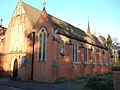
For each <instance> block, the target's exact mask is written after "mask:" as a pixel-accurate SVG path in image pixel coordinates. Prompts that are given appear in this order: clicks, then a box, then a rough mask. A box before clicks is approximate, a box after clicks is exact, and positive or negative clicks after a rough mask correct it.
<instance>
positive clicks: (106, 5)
mask: <svg viewBox="0 0 120 90" xmlns="http://www.w3.org/2000/svg"><path fill="white" fill-rule="evenodd" d="M18 1H19V0H0V4H1V5H0V11H1V13H0V18H2V19H3V25H7V23H8V22H9V21H10V19H11V17H12V14H13V12H14V10H15V7H16V5H17V3H18ZM22 1H23V2H25V3H27V4H29V5H31V6H34V7H36V8H38V9H40V10H42V9H43V6H42V3H43V2H44V0H22ZM45 2H46V3H47V4H46V11H47V12H48V13H49V14H51V15H53V16H55V17H57V18H60V19H62V20H63V21H66V22H68V23H70V24H72V25H74V26H76V27H80V28H81V29H82V30H84V31H87V24H88V16H89V22H90V28H91V32H92V33H94V31H96V33H97V34H100V35H103V36H105V37H107V35H108V34H110V35H111V36H112V38H113V37H115V38H119V42H120V0H45Z"/></svg>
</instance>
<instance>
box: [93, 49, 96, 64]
mask: <svg viewBox="0 0 120 90" xmlns="http://www.w3.org/2000/svg"><path fill="white" fill-rule="evenodd" d="M93 63H96V49H95V48H94V49H93Z"/></svg>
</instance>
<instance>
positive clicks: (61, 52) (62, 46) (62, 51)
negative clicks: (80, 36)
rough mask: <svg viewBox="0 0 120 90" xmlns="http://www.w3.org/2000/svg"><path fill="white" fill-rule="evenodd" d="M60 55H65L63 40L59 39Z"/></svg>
mask: <svg viewBox="0 0 120 90" xmlns="http://www.w3.org/2000/svg"><path fill="white" fill-rule="evenodd" d="M60 56H65V42H64V41H63V40H60Z"/></svg>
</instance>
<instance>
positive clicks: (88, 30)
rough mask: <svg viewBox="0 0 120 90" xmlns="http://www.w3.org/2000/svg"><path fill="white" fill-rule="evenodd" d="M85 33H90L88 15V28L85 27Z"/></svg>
mask: <svg viewBox="0 0 120 90" xmlns="http://www.w3.org/2000/svg"><path fill="white" fill-rule="evenodd" d="M87 33H89V34H91V32H90V24H89V17H88V28H87Z"/></svg>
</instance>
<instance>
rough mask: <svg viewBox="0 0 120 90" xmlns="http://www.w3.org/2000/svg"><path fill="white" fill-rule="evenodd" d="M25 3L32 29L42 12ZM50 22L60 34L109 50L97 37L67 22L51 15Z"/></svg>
mask: <svg viewBox="0 0 120 90" xmlns="http://www.w3.org/2000/svg"><path fill="white" fill-rule="evenodd" d="M22 3H23V8H24V10H25V12H26V14H27V17H28V19H29V21H30V22H31V25H32V27H33V28H34V26H35V25H36V23H37V21H38V19H39V17H40V15H41V11H40V10H38V9H36V8H34V7H32V6H30V5H28V4H26V3H24V2H22ZM47 17H48V21H49V22H50V23H51V25H52V26H53V28H54V29H57V30H58V31H59V32H58V33H59V34H62V35H65V36H67V37H69V38H73V39H76V40H79V41H81V42H85V43H88V44H91V45H95V46H97V47H100V48H103V49H106V50H107V49H108V48H107V47H106V46H105V45H104V44H103V42H101V41H99V39H98V38H97V37H95V36H94V35H91V34H89V33H86V32H84V31H83V30H81V29H79V28H77V27H75V26H73V25H71V24H69V23H67V22H65V21H62V20H60V19H58V18H56V17H54V16H52V15H50V14H48V15H47Z"/></svg>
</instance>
